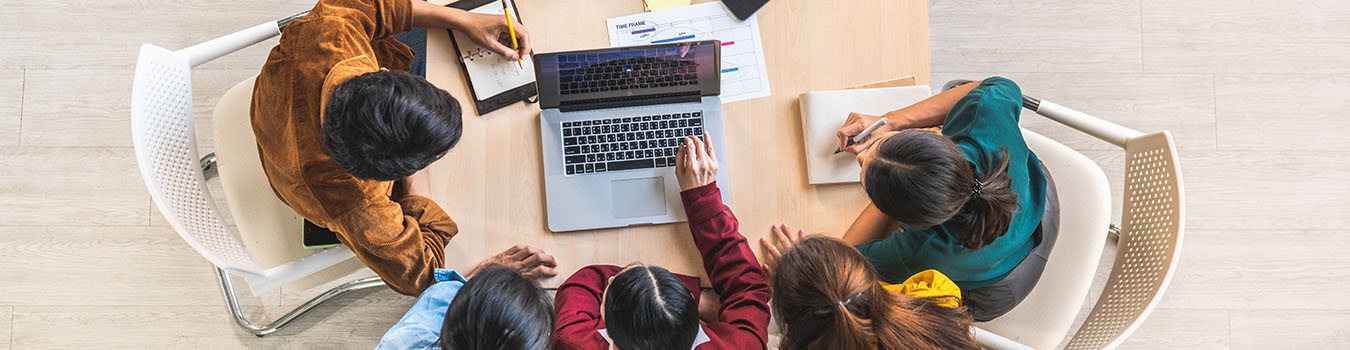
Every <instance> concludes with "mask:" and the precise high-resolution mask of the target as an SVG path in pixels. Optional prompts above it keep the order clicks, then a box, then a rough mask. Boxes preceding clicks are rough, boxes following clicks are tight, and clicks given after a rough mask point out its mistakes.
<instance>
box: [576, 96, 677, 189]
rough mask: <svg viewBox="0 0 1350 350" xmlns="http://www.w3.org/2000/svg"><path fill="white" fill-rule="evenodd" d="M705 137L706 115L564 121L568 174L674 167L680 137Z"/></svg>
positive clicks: (662, 115)
mask: <svg viewBox="0 0 1350 350" xmlns="http://www.w3.org/2000/svg"><path fill="white" fill-rule="evenodd" d="M690 135H703V112H686V113H672V114H657V115H645V116H637V117H615V118H600V119H592V120H581V121H571V122H562V136H563V137H562V146H563V167H564V168H565V169H566V170H565V171H566V174H567V175H581V174H591V173H603V172H613V171H621V170H630V169H646V168H660V167H673V166H675V150H676V149H677V148H678V147H679V145H680V140H681V138H683V137H685V136H690Z"/></svg>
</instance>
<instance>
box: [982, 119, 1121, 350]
mask: <svg viewBox="0 0 1350 350" xmlns="http://www.w3.org/2000/svg"><path fill="white" fill-rule="evenodd" d="M1022 137H1023V139H1025V140H1026V142H1027V147H1029V148H1030V149H1031V150H1032V151H1033V152H1035V153H1036V156H1037V157H1038V158H1040V160H1041V164H1042V165H1043V166H1044V167H1045V170H1046V172H1047V173H1048V175H1049V176H1050V177H1051V178H1052V179H1054V182H1055V189H1056V192H1057V193H1056V196H1057V198H1058V200H1059V203H1060V205H1059V213H1058V215H1059V216H1058V218H1057V219H1058V220H1059V230H1058V232H1059V234H1058V238H1057V239H1056V240H1055V246H1054V249H1052V250H1051V251H1050V255H1049V256H1048V257H1047V260H1046V265H1045V270H1044V271H1043V272H1042V273H1041V277H1040V280H1039V281H1038V282H1037V284H1036V288H1034V289H1032V291H1031V294H1029V295H1027V297H1026V299H1023V300H1022V302H1021V303H1019V304H1018V305H1017V307H1015V308H1013V309H1012V310H1011V311H1008V313H1007V314H1004V315H1003V316H999V317H998V318H996V319H994V320H992V321H989V322H984V323H980V324H978V326H979V327H980V328H983V329H984V330H987V331H989V332H992V333H994V334H997V335H1000V336H1002V337H1006V338H1008V339H1009V340H1011V341H1015V342H1017V343H1021V344H1024V345H1025V346H1028V347H1030V348H1034V349H1053V348H1054V347H1056V346H1058V345H1059V344H1060V342H1062V341H1064V338H1065V336H1066V335H1068V333H1069V332H1070V331H1071V330H1072V329H1073V321H1074V320H1075V318H1077V317H1078V314H1079V311H1081V310H1082V307H1083V304H1082V302H1081V301H1082V300H1084V299H1087V297H1088V293H1089V291H1090V290H1091V289H1092V279H1093V276H1095V275H1096V272H1097V265H1098V262H1099V261H1101V256H1102V250H1103V249H1104V248H1105V246H1106V228H1107V227H1108V226H1109V225H1110V223H1111V186H1110V185H1109V184H1108V182H1107V179H1106V173H1104V172H1102V169H1101V167H1099V166H1097V163H1096V162H1093V161H1092V159H1089V158H1088V157H1087V156H1084V155H1083V154H1081V153H1078V152H1077V151H1074V150H1073V149H1072V148H1069V147H1068V146H1065V145H1063V144H1061V143H1059V142H1055V141H1054V140H1051V139H1050V138H1048V137H1045V136H1042V135H1040V134H1037V133H1035V132H1032V131H1030V130H1025V129H1023V130H1022ZM1047 200H1049V199H1047ZM1050 214H1052V213H1047V215H1050ZM1066 301H1067V302H1066ZM977 335H978V333H977ZM977 340H978V341H980V342H981V343H982V344H984V345H986V346H991V347H993V348H1007V347H1009V346H1008V345H1007V344H1000V343H996V342H995V343H991V342H989V341H987V339H983V338H977Z"/></svg>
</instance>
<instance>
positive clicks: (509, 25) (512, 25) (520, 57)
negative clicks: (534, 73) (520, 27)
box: [502, 0, 525, 69]
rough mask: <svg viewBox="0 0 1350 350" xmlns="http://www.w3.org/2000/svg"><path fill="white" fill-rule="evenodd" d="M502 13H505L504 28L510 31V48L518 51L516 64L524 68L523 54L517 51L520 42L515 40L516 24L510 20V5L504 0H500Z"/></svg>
mask: <svg viewBox="0 0 1350 350" xmlns="http://www.w3.org/2000/svg"><path fill="white" fill-rule="evenodd" d="M502 13H504V14H506V28H507V30H509V31H510V32H511V49H512V50H516V51H517V52H518V53H517V54H516V66H519V67H520V69H525V64H523V63H521V60H523V59H524V57H525V56H524V55H522V54H520V53H519V51H520V43H519V41H517V40H516V25H515V23H514V22H513V21H511V7H510V6H508V5H507V4H506V0H502Z"/></svg>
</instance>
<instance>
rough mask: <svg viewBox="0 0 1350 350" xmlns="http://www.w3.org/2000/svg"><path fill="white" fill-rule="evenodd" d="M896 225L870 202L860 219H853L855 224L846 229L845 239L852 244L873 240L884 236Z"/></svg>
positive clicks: (859, 215) (859, 216)
mask: <svg viewBox="0 0 1350 350" xmlns="http://www.w3.org/2000/svg"><path fill="white" fill-rule="evenodd" d="M894 226H895V221H894V220H891V218H890V217H889V216H886V214H884V213H882V212H881V210H878V209H877V206H876V205H873V204H868V205H867V208H863V211H862V213H860V214H858V219H857V220H853V225H849V227H848V231H844V241H845V242H848V244H852V245H857V244H863V243H867V242H871V241H874V240H877V239H880V238H882V237H884V236H885V234H886V232H889V231H891V230H892V229H893V228H894Z"/></svg>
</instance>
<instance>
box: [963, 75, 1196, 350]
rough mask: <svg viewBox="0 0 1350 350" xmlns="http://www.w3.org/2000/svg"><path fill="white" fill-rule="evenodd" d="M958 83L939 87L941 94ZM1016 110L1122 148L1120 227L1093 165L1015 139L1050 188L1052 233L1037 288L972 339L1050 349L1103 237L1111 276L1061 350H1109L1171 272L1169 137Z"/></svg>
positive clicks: (1175, 231) (1068, 321)
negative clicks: (1054, 194)
mask: <svg viewBox="0 0 1350 350" xmlns="http://www.w3.org/2000/svg"><path fill="white" fill-rule="evenodd" d="M964 82H965V81H953V82H950V83H947V88H950V87H953V86H956V85H960V84H962V83H964ZM1023 106H1024V107H1025V108H1027V109H1030V110H1032V111H1035V112H1036V113H1038V114H1040V115H1042V116H1045V117H1046V118H1049V119H1052V120H1054V121H1057V122H1059V123H1061V124H1064V125H1067V126H1069V127H1072V128H1074V129H1077V130H1079V131H1082V132H1084V133H1087V134H1089V135H1092V136H1094V137H1097V138H1099V139H1102V140H1104V141H1106V142H1109V143H1111V144H1113V145H1116V146H1119V147H1121V148H1123V149H1125V159H1126V166H1125V186H1124V203H1123V204H1122V211H1121V212H1122V222H1121V225H1120V227H1119V228H1118V229H1117V228H1115V227H1114V226H1113V225H1110V216H1111V190H1110V187H1109V186H1107V182H1106V176H1105V174H1103V173H1102V170H1101V168H1100V167H1099V166H1097V164H1096V163H1094V162H1092V160H1090V159H1088V158H1087V157H1085V156H1083V155H1082V154H1079V153H1078V152H1076V151H1074V150H1073V149H1070V148H1068V147H1066V146H1064V145H1062V144H1060V143H1058V142H1055V141H1054V140H1051V139H1049V138H1046V137H1045V136H1041V135H1039V134H1037V133H1035V132H1031V131H1029V130H1025V129H1023V130H1022V134H1023V136H1024V137H1025V139H1026V141H1027V145H1028V146H1029V147H1030V148H1031V150H1032V151H1034V152H1036V155H1037V156H1038V157H1040V159H1041V162H1042V163H1043V164H1044V165H1045V168H1046V170H1047V171H1048V172H1050V174H1051V176H1053V177H1054V179H1055V185H1056V186H1057V188H1056V189H1057V191H1058V192H1059V203H1060V218H1059V219H1060V229H1059V236H1058V239H1057V240H1056V242H1055V248H1054V250H1052V251H1051V253H1050V257H1049V260H1048V261H1047V263H1046V267H1045V271H1044V272H1043V273H1042V275H1041V279H1040V281H1039V282H1038V283H1037V284H1036V287H1035V288H1034V289H1033V290H1032V292H1031V294H1030V295H1028V296H1027V298H1026V299H1025V300H1023V301H1022V303H1021V304H1018V305H1017V307H1016V308H1014V309H1013V310H1012V311H1009V312H1008V313H1007V314H1005V315H1003V316H1001V317H999V318H997V319H995V320H993V321H990V322H986V323H981V324H977V327H976V329H975V330H974V333H975V337H976V340H977V341H978V342H979V343H980V345H981V346H983V347H986V348H991V349H1054V348H1056V347H1058V346H1059V345H1060V344H1061V343H1062V342H1063V341H1064V338H1065V336H1066V335H1067V334H1068V333H1069V330H1070V329H1071V328H1072V326H1073V321H1074V319H1075V317H1077V316H1078V314H1079V311H1080V309H1081V307H1082V302H1083V301H1084V300H1086V298H1087V296H1088V292H1089V289H1090V288H1091V285H1092V279H1093V277H1094V275H1095V273H1096V270H1097V269H1096V268H1097V264H1098V262H1099V260H1100V258H1101V253H1102V250H1103V248H1104V247H1105V243H1106V239H1107V236H1108V232H1109V233H1110V234H1115V235H1118V240H1117V247H1116V256H1115V260H1114V262H1113V266H1112V267H1111V275H1110V277H1109V279H1108V280H1107V282H1106V285H1105V287H1104V288H1103V289H1102V292H1101V296H1100V297H1099V298H1098V299H1097V303H1096V305H1095V306H1093V308H1092V311H1091V313H1090V314H1089V315H1088V317H1087V319H1086V320H1085V321H1084V322H1083V324H1082V326H1081V327H1079V329H1078V332H1077V333H1075V334H1074V335H1073V337H1072V338H1070V339H1069V340H1068V345H1067V346H1066V348H1067V349H1111V348H1115V347H1116V346H1119V345H1120V344H1121V343H1122V342H1124V341H1125V339H1126V338H1128V337H1129V336H1130V334H1131V333H1133V332H1134V330H1135V329H1137V328H1139V325H1140V324H1142V323H1143V322H1144V319H1145V318H1147V317H1148V314H1149V312H1151V311H1152V310H1153V308H1154V307H1155V306H1157V304H1158V301H1159V300H1161V299H1162V295H1163V292H1164V291H1165V290H1166V289H1167V284H1168V282H1169V281H1170V280H1171V279H1172V275H1173V274H1174V272H1175V271H1176V265H1177V260H1178V256H1179V255H1180V254H1181V237H1182V232H1183V224H1184V221H1185V211H1184V207H1185V205H1184V204H1185V200H1184V197H1183V193H1182V184H1181V167H1180V165H1179V163H1178V162H1177V154H1176V151H1175V150H1176V147H1175V146H1174V145H1173V143H1172V135H1171V134H1170V133H1168V132H1167V131H1160V132H1155V133H1151V134H1144V133H1141V132H1138V131H1135V130H1131V129H1129V128H1126V127H1123V126H1120V125H1117V124H1114V123H1111V122H1108V121H1105V120H1102V119H1099V118H1096V117H1093V116H1091V115H1088V114H1085V113H1082V112H1079V111H1075V110H1073V109H1070V108H1067V107H1064V106H1061V105H1058V104H1055V103H1053V102H1050V101H1042V100H1037V99H1035V98H1031V97H1027V96H1023Z"/></svg>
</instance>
